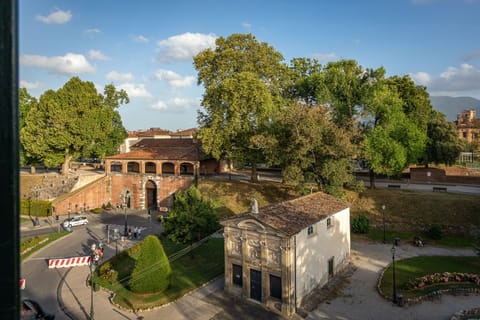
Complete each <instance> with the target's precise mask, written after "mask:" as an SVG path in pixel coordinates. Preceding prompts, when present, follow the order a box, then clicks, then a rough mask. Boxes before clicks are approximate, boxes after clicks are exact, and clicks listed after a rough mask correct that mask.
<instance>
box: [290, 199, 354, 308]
mask: <svg viewBox="0 0 480 320" xmlns="http://www.w3.org/2000/svg"><path fill="white" fill-rule="evenodd" d="M330 217H331V218H332V221H333V224H332V226H331V227H330V228H327V218H325V219H324V220H321V221H319V222H317V223H316V225H315V227H314V228H315V230H314V234H313V235H310V236H309V235H307V229H308V228H305V229H304V230H302V231H300V232H299V233H298V234H297V235H296V236H295V237H296V259H295V268H296V270H295V271H294V272H295V282H296V285H295V287H296V288H295V291H296V305H297V306H299V305H300V304H301V301H302V299H303V298H304V297H305V296H306V295H307V294H308V293H310V291H312V290H313V289H314V288H315V287H317V286H318V285H321V286H323V285H324V284H326V283H327V281H328V260H329V259H330V258H331V257H334V272H336V270H338V269H339V268H341V267H343V265H344V264H345V263H346V262H348V260H349V258H350V209H349V208H347V209H344V210H342V211H340V212H338V213H336V214H334V215H332V216H330Z"/></svg>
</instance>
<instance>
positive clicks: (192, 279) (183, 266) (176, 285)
mask: <svg viewBox="0 0 480 320" xmlns="http://www.w3.org/2000/svg"><path fill="white" fill-rule="evenodd" d="M161 242H162V245H164V248H165V251H166V252H167V255H170V254H172V253H173V252H174V250H175V249H181V247H178V246H175V245H173V244H172V243H171V242H170V241H168V240H166V239H163V238H162V239H161ZM167 248H168V249H167ZM223 252H224V251H223V239H222V238H212V239H209V240H208V241H207V242H206V243H204V244H203V245H201V246H200V247H198V248H196V249H195V250H193V252H192V253H188V254H186V255H185V256H183V257H181V258H180V259H178V260H175V261H174V262H172V263H171V267H172V271H173V274H172V283H171V286H170V287H169V288H168V289H167V290H166V291H165V292H161V293H158V294H145V295H138V294H134V293H132V292H130V291H129V290H128V288H127V285H126V284H125V283H126V282H127V281H124V282H125V283H121V282H119V281H116V282H114V283H113V284H111V283H108V282H106V281H103V280H101V279H99V278H97V279H98V283H99V284H101V285H102V286H104V287H106V288H108V289H110V290H112V291H114V292H115V293H116V295H115V298H114V302H115V303H118V304H119V305H121V306H123V307H125V308H128V309H132V310H137V309H146V308H151V307H155V306H160V305H162V304H165V303H168V302H171V301H174V300H176V299H178V298H179V297H181V296H183V295H184V294H185V293H187V292H189V291H191V290H193V289H195V288H197V287H198V286H200V285H202V284H203V283H205V282H208V281H209V280H212V279H214V278H215V277H217V276H219V275H221V274H222V273H223V272H224V270H223V269H224V257H223ZM138 254H139V252H136V251H135V250H133V251H132V252H131V253H130V254H129V255H127V254H124V255H123V258H122V259H115V258H114V259H112V266H113V269H114V270H116V271H118V274H119V276H118V279H119V280H120V281H121V280H122V279H128V277H129V275H130V273H131V271H132V269H133V266H134V264H135V261H136V258H137V257H138Z"/></svg>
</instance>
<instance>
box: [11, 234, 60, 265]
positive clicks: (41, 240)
mask: <svg viewBox="0 0 480 320" xmlns="http://www.w3.org/2000/svg"><path fill="white" fill-rule="evenodd" d="M67 234H69V232H67V231H62V232H55V233H49V234H45V235H41V236H37V237H32V238H22V239H21V241H20V260H21V261H23V260H25V259H26V258H27V257H29V256H30V255H32V254H33V253H34V252H36V251H38V250H40V249H41V248H43V247H45V246H46V245H47V244H49V243H51V242H53V241H55V240H58V239H60V238H61V237H64V236H66V235H67Z"/></svg>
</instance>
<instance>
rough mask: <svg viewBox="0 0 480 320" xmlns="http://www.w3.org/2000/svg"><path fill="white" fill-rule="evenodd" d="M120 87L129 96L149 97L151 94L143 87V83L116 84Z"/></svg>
mask: <svg viewBox="0 0 480 320" xmlns="http://www.w3.org/2000/svg"><path fill="white" fill-rule="evenodd" d="M118 87H119V88H120V89H123V90H125V91H127V93H128V96H129V97H130V98H131V97H138V98H150V97H151V96H152V95H151V94H150V92H148V90H147V89H145V85H144V84H143V83H131V82H127V83H123V84H121V85H119V86H118Z"/></svg>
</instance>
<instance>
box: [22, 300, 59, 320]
mask: <svg viewBox="0 0 480 320" xmlns="http://www.w3.org/2000/svg"><path fill="white" fill-rule="evenodd" d="M20 319H25V320H33V319H42V320H54V319H55V316H54V315H53V314H50V313H47V312H45V311H44V310H43V309H42V307H41V306H40V305H39V304H38V302H36V301H33V300H30V299H23V300H22V302H21V305H20Z"/></svg>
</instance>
